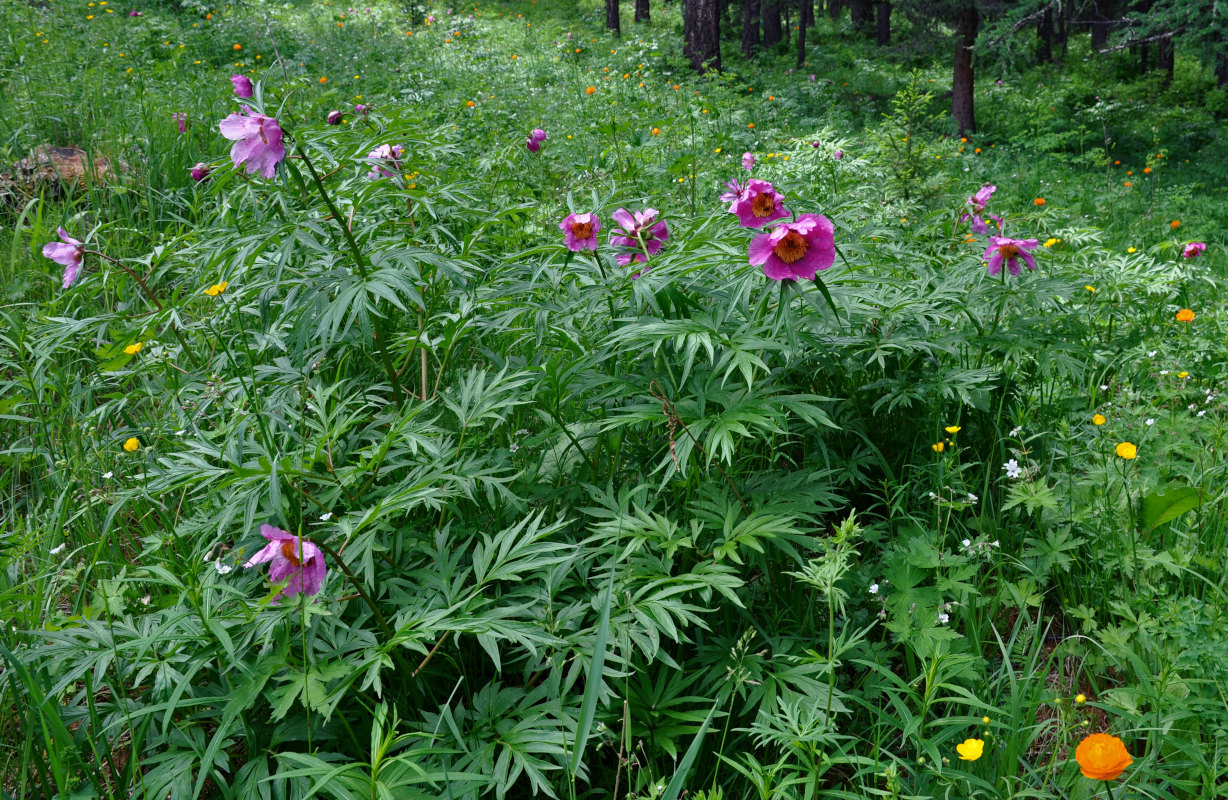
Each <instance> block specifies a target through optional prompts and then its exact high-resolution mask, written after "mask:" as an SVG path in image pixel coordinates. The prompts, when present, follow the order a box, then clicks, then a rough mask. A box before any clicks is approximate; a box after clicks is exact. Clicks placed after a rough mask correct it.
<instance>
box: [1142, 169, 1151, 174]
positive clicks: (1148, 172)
mask: <svg viewBox="0 0 1228 800" xmlns="http://www.w3.org/2000/svg"><path fill="white" fill-rule="evenodd" d="M1143 174H1144V175H1150V174H1151V167H1143Z"/></svg>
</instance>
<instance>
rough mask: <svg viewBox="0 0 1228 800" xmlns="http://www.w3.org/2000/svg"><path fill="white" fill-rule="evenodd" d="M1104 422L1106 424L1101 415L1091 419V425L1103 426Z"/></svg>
mask: <svg viewBox="0 0 1228 800" xmlns="http://www.w3.org/2000/svg"><path fill="white" fill-rule="evenodd" d="M1105 422H1107V420H1106V419H1105V418H1104V415H1102V414H1097V415H1096V416H1094V417H1092V424H1093V425H1103V424H1104V423H1105Z"/></svg>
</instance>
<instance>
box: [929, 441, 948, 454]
mask: <svg viewBox="0 0 1228 800" xmlns="http://www.w3.org/2000/svg"><path fill="white" fill-rule="evenodd" d="M930 449H932V450H933V451H934V452H935V453H941V452H942V451H943V450H946V449H947V445H946V443H945V442H935V443H934V444H931V445H930Z"/></svg>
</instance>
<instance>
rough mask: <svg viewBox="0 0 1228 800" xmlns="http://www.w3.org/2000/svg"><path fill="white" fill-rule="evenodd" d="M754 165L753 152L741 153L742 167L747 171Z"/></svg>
mask: <svg viewBox="0 0 1228 800" xmlns="http://www.w3.org/2000/svg"><path fill="white" fill-rule="evenodd" d="M754 166H755V154H754V153H743V154H742V169H744V170H747V171H748V172H749V171H750V170H751V169H753V168H754Z"/></svg>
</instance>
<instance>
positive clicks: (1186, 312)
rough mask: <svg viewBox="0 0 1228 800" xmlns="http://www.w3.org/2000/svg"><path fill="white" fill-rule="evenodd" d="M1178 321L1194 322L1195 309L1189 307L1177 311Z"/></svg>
mask: <svg viewBox="0 0 1228 800" xmlns="http://www.w3.org/2000/svg"><path fill="white" fill-rule="evenodd" d="M1177 321H1178V322H1193V321H1194V311H1193V310H1192V309H1189V308H1183V309H1181V310H1180V311H1178V312H1177Z"/></svg>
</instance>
